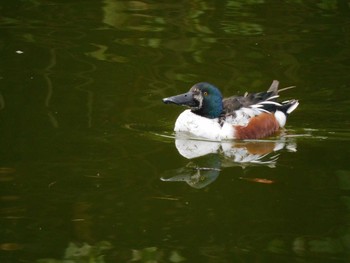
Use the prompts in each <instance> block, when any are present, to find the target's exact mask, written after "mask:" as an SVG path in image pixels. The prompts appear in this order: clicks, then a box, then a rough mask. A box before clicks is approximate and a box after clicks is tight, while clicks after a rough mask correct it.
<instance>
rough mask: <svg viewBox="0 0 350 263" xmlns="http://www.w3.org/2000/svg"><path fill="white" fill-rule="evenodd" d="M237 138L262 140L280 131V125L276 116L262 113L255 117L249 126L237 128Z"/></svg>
mask: <svg viewBox="0 0 350 263" xmlns="http://www.w3.org/2000/svg"><path fill="white" fill-rule="evenodd" d="M235 128H236V136H235V137H236V138H237V139H240V140H244V139H261V138H264V137H267V136H270V135H272V134H274V133H275V132H277V131H278V129H279V125H278V122H277V120H276V118H275V116H274V114H269V113H261V114H260V115H258V116H256V117H253V118H252V119H251V120H250V122H249V123H248V125H247V126H236V127H235Z"/></svg>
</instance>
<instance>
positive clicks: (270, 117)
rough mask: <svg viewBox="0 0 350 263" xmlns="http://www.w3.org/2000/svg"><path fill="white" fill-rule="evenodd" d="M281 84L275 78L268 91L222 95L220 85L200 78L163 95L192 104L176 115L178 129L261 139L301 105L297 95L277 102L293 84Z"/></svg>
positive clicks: (209, 136)
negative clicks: (188, 86) (180, 90)
mask: <svg viewBox="0 0 350 263" xmlns="http://www.w3.org/2000/svg"><path fill="white" fill-rule="evenodd" d="M278 84H279V82H278V81H277V80H274V81H273V82H272V84H271V86H270V88H269V89H268V90H267V91H265V92H259V93H246V94H245V95H244V96H232V97H229V98H225V99H223V98H222V95H221V92H220V90H219V89H218V88H217V87H215V86H214V85H212V84H210V83H207V82H201V83H197V84H195V85H194V86H193V87H192V88H191V89H190V90H189V92H187V93H184V94H180V95H176V96H173V97H169V98H164V99H163V102H164V103H166V104H169V103H173V104H177V105H183V106H188V107H189V108H190V109H187V110H185V111H184V112H182V113H181V114H180V115H179V117H178V118H177V120H176V123H175V128H174V131H175V132H185V133H190V134H192V135H194V136H196V137H200V138H204V139H209V140H214V141H221V140H225V139H261V138H264V137H268V136H271V135H273V134H275V133H276V132H277V131H278V130H279V129H280V128H282V127H284V125H285V124H286V120H287V116H288V115H289V114H290V113H291V112H292V111H294V110H295V109H296V108H297V107H298V105H299V102H298V100H295V99H292V100H287V101H283V102H277V98H278V97H279V95H278V93H279V92H281V91H283V90H286V89H289V88H292V87H288V88H284V89H280V90H278Z"/></svg>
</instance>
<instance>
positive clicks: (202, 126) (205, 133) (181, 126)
mask: <svg viewBox="0 0 350 263" xmlns="http://www.w3.org/2000/svg"><path fill="white" fill-rule="evenodd" d="M174 131H175V132H185V133H190V134H192V135H194V136H196V137H200V138H205V139H208V140H213V141H221V126H220V124H219V121H218V119H217V118H216V119H208V118H205V117H201V116H199V115H197V114H194V113H192V112H191V110H185V111H184V112H182V113H181V114H180V115H179V117H178V118H177V120H176V122H175V128H174Z"/></svg>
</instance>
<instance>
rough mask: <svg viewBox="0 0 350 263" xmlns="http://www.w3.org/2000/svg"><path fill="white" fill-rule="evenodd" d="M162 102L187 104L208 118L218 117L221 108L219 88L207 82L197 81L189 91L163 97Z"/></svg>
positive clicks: (194, 111) (195, 111)
mask: <svg viewBox="0 0 350 263" xmlns="http://www.w3.org/2000/svg"><path fill="white" fill-rule="evenodd" d="M163 102H164V103H166V104H169V103H174V104H177V105H184V106H188V107H190V109H191V111H192V112H193V113H196V114H198V115H200V116H202V117H206V118H210V119H215V118H218V117H219V116H220V114H221V113H222V110H223V105H222V95H221V92H220V90H219V89H218V88H217V87H215V86H214V85H212V84H210V83H207V82H200V83H197V84H195V85H194V86H193V87H192V88H191V89H190V90H189V92H187V93H184V94H180V95H176V96H173V97H169V98H165V99H163Z"/></svg>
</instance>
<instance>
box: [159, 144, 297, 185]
mask: <svg viewBox="0 0 350 263" xmlns="http://www.w3.org/2000/svg"><path fill="white" fill-rule="evenodd" d="M175 145H176V148H177V150H178V151H179V153H180V154H181V155H182V156H183V157H185V158H187V159H193V161H191V162H190V163H188V164H187V165H186V166H185V167H182V168H178V169H175V170H172V171H168V172H167V173H166V175H165V176H164V177H163V178H161V180H162V181H167V182H169V181H171V182H174V181H185V182H186V183H187V184H189V185H190V186H191V187H194V188H203V187H205V186H207V185H209V184H210V183H212V182H213V181H215V180H216V178H217V177H218V176H219V174H220V171H221V168H222V167H230V166H241V167H242V168H245V167H248V166H253V165H260V166H267V167H270V168H274V167H275V165H276V162H277V160H278V156H279V154H278V153H277V152H278V151H280V150H282V149H284V148H286V149H287V150H288V151H293V152H295V151H296V145H295V143H294V142H293V141H284V140H283V138H281V140H279V141H239V142H234V141H232V142H211V141H199V140H189V139H176V141H175ZM249 180H250V181H255V182H267V181H264V179H261V178H254V179H249Z"/></svg>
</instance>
